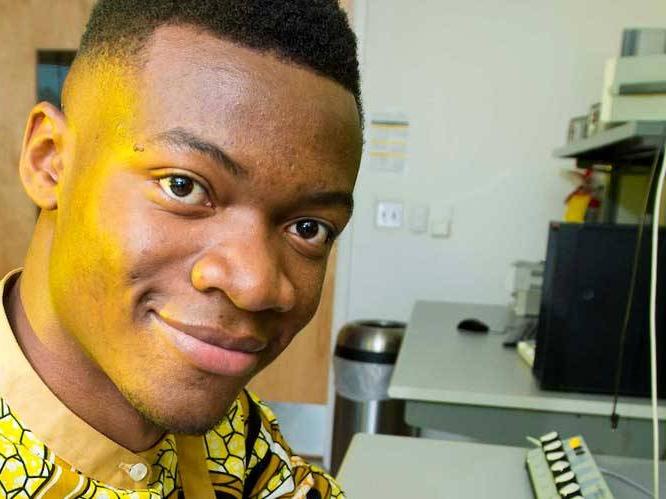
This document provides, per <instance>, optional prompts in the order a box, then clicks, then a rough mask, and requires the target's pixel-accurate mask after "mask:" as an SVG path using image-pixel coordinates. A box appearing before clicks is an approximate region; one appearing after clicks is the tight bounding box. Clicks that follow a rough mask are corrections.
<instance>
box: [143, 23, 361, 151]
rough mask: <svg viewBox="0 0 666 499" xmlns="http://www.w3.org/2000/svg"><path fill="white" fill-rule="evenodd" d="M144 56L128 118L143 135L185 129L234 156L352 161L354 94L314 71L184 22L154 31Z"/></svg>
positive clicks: (356, 134) (356, 139) (356, 130)
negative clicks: (266, 154)
mask: <svg viewBox="0 0 666 499" xmlns="http://www.w3.org/2000/svg"><path fill="white" fill-rule="evenodd" d="M144 57H145V65H144V67H143V69H142V70H141V72H140V74H139V82H138V85H137V87H138V88H137V94H136V95H137V102H136V107H135V109H134V114H133V116H132V121H133V126H132V128H135V129H136V130H137V131H138V132H140V134H146V135H150V134H158V133H161V132H163V131H164V130H166V129H169V128H186V129H188V130H191V131H193V132H194V133H196V134H198V135H200V136H203V137H206V138H208V139H210V140H214V141H215V142H216V143H217V144H218V145H219V146H221V147H223V148H225V150H229V149H233V150H234V153H235V154H237V155H243V154H244V153H245V152H250V153H251V152H252V151H259V150H270V151H274V152H275V153H277V152H280V153H281V154H282V155H285V154H286V155H287V156H293V157H294V158H293V159H294V160H297V159H298V160H303V159H305V158H307V157H308V156H311V157H312V159H316V160H318V161H322V160H323V161H336V162H340V161H350V162H356V163H357V160H358V157H357V156H358V154H359V152H360V142H361V137H360V125H359V121H358V120H359V118H358V113H357V108H356V102H355V100H354V97H353V96H352V94H351V93H350V92H348V91H347V90H346V89H344V88H343V87H342V86H341V85H339V84H338V83H336V82H334V81H332V80H330V79H328V78H325V77H323V76H320V75H318V74H316V73H315V72H314V71H312V70H309V69H306V68H302V67H300V66H298V65H295V64H293V63H291V62H287V61H283V60H280V59H279V58H277V57H276V56H274V55H272V54H270V53H261V52H257V51H255V50H252V49H248V48H246V47H242V46H239V45H236V44H234V43H231V42H228V41H226V40H221V39H219V38H217V37H214V36H212V35H209V34H207V33H205V32H201V31H197V30H194V29H193V28H189V27H182V26H170V27H162V28H159V29H158V30H157V31H156V32H155V34H154V36H153V37H152V39H151V43H150V44H149V46H148V47H147V48H146V50H145V55H144ZM237 159H239V160H241V161H242V160H243V159H242V158H237ZM247 159H248V160H252V161H254V160H256V158H247Z"/></svg>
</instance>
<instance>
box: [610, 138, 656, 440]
mask: <svg viewBox="0 0 666 499" xmlns="http://www.w3.org/2000/svg"><path fill="white" fill-rule="evenodd" d="M664 144H665V143H664V142H662V143H661V144H660V145H659V147H657V152H656V153H655V155H654V159H653V160H652V166H651V168H650V180H649V181H648V187H647V193H646V194H645V201H644V202H643V211H642V213H641V219H640V223H639V224H638V234H637V235H636V248H635V249H634V261H633V264H632V267H631V277H630V278H629V294H628V295H627V306H626V308H625V309H624V319H623V320H622V329H621V330H620V343H619V349H618V354H617V361H616V363H615V386H614V388H613V408H612V410H611V416H610V420H611V428H612V429H616V428H617V425H618V422H619V420H620V416H619V415H618V413H617V402H618V395H619V393H620V383H621V381H622V368H623V364H624V344H625V342H626V338H627V330H628V329H629V320H630V319H631V306H632V305H633V302H634V291H635V289H636V275H637V274H638V263H639V262H640V257H641V249H642V243H643V230H644V228H645V223H646V221H647V215H648V208H649V206H650V193H651V192H652V189H653V187H654V180H655V178H656V176H657V166H658V164H659V157H660V156H661V151H662V149H663V148H664Z"/></svg>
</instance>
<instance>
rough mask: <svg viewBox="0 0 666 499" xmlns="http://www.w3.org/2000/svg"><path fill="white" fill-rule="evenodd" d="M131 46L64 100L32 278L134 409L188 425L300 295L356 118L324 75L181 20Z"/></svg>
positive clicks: (224, 400) (340, 218)
mask: <svg viewBox="0 0 666 499" xmlns="http://www.w3.org/2000/svg"><path fill="white" fill-rule="evenodd" d="M142 56H143V57H144V58H145V60H146V64H145V66H144V67H143V68H142V69H141V71H140V73H139V74H138V75H137V76H136V78H135V79H132V78H129V77H128V79H127V80H126V81H125V84H123V85H118V84H115V85H114V86H110V87H109V88H104V85H105V82H103V81H102V82H100V88H101V89H102V91H101V92H98V93H95V92H94V91H93V92H90V91H88V92H87V94H88V95H92V94H95V95H97V97H94V99H93V101H94V103H95V105H96V106H98V107H97V109H89V111H88V109H85V110H83V111H85V112H82V109H81V105H83V104H81V103H82V102H87V104H90V100H87V101H86V100H85V99H81V100H80V102H79V104H80V106H79V108H78V109H76V110H74V109H73V110H72V113H73V114H78V115H79V116H84V115H85V117H83V118H80V119H78V120H70V121H71V126H72V129H73V135H74V136H75V137H76V146H75V154H74V158H75V159H74V161H73V162H72V165H71V167H69V168H66V169H65V171H64V174H63V176H62V178H61V179H60V185H59V194H58V207H57V218H56V228H55V233H54V237H53V246H52V252H51V262H50V283H49V285H50V290H51V295H52V299H53V304H54V307H55V310H56V314H57V318H58V321H59V322H60V324H61V327H63V328H65V329H66V330H67V331H68V332H69V333H70V334H71V335H72V336H74V337H75V338H76V339H77V340H78V343H79V344H80V345H81V347H82V348H83V349H84V350H85V351H86V352H87V354H88V356H89V357H90V358H91V359H92V360H93V361H94V362H95V363H96V364H97V366H98V367H99V368H100V369H101V370H102V371H103V372H104V373H106V375H107V376H108V377H109V378H110V379H111V380H112V381H113V383H114V384H115V385H116V386H117V387H118V388H119V389H120V390H121V392H122V393H123V394H124V395H125V397H126V398H127V399H128V400H129V401H130V402H131V403H132V404H133V405H134V406H135V407H136V408H137V409H138V410H140V411H141V412H142V413H143V414H144V415H145V416H147V418H148V419H150V420H152V421H154V422H156V423H158V424H160V425H162V426H163V427H165V428H169V429H172V430H174V431H181V432H187V433H194V432H201V431H204V430H206V429H207V428H209V427H210V426H212V425H214V424H215V423H216V422H217V421H219V419H221V417H222V416H223V415H224V414H225V412H226V410H227V408H228V407H229V405H230V404H231V402H232V401H233V400H234V398H235V397H236V396H237V394H238V392H239V391H240V389H241V388H242V387H243V386H244V385H245V384H246V383H247V382H248V380H249V379H250V378H251V377H252V376H253V375H254V374H256V373H257V372H258V371H259V370H260V369H262V368H263V367H264V366H266V365H267V364H268V363H270V362H271V361H272V360H273V359H274V358H275V357H276V356H277V355H278V354H279V353H280V352H281V351H282V350H283V349H284V348H285V347H286V346H287V345H288V344H289V342H290V341H291V339H292V338H293V336H294V335H295V334H296V333H297V332H298V331H299V330H301V329H302V328H303V327H304V326H305V324H306V323H307V322H308V321H309V319H310V318H311V317H312V315H313V314H314V312H315V310H316V308H317V305H318V301H319V295H320V290H321V285H322V282H323V278H324V274H325V270H326V260H327V256H328V253H329V250H330V248H331V244H332V239H333V238H334V237H335V235H336V234H337V232H339V231H340V230H342V228H343V227H344V226H345V225H346V224H347V222H348V220H349V216H350V204H349V202H350V199H351V192H352V189H353V185H354V181H355V178H356V173H357V168H358V163H359V158H360V150H361V137H360V128H359V123H358V114H357V111H356V106H355V102H354V99H353V97H352V95H351V94H350V93H349V92H347V91H346V90H344V89H343V88H342V87H341V86H339V85H338V84H336V83H334V82H332V81H330V80H328V79H326V78H323V77H321V76H318V75H316V74H315V73H314V72H312V71H310V70H307V69H303V68H300V67H297V66H295V65H293V64H288V63H285V62H282V61H280V60H279V59H277V58H275V57H273V56H272V55H269V54H260V53H257V52H254V51H252V50H249V49H246V48H242V47H238V46H235V45H233V44H231V43H228V42H225V41H220V40H219V39H217V38H214V37H212V36H209V35H207V34H204V33H197V32H196V31H194V30H191V29H188V28H184V27H169V28H160V29H158V30H157V32H156V33H155V35H154V37H153V41H152V43H151V44H150V46H149V47H148V48H146V50H145V53H144V54H143V55H142ZM121 87H124V88H121ZM75 91H76V89H74V92H75ZM100 95H101V96H104V97H105V98H100V97H99V96H100ZM72 102H73V103H72V106H75V105H76V102H77V100H76V97H74V98H73V99H72ZM67 114H68V119H69V114H70V110H69V109H68V110H67Z"/></svg>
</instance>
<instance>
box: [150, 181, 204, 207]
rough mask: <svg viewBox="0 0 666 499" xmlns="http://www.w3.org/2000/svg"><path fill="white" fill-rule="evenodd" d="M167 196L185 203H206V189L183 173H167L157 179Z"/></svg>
mask: <svg viewBox="0 0 666 499" xmlns="http://www.w3.org/2000/svg"><path fill="white" fill-rule="evenodd" d="M159 183H160V187H161V188H162V190H163V191H164V192H165V193H166V195H167V196H169V197H171V198H173V199H176V200H178V201H180V202H183V203H186V204H206V202H207V200H208V194H207V193H206V189H204V188H203V186H202V185H201V184H200V183H199V182H197V181H196V180H193V179H191V178H190V177H186V176H185V175H169V176H167V177H163V178H161V179H160V180H159Z"/></svg>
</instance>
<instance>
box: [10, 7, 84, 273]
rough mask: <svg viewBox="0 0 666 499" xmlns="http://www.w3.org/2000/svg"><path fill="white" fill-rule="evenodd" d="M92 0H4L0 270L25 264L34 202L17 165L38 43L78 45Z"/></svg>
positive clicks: (42, 45) (32, 97)
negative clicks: (21, 178)
mask: <svg viewBox="0 0 666 499" xmlns="http://www.w3.org/2000/svg"><path fill="white" fill-rule="evenodd" d="M92 4H93V0H0V175H1V177H2V181H1V182H0V274H4V273H5V272H6V271H7V270H9V269H11V268H13V267H17V266H19V265H21V262H22V260H23V255H24V254H25V251H26V248H27V246H28V242H29V238H30V234H31V233H32V227H33V221H34V219H35V208H34V207H33V206H32V205H31V203H30V202H29V201H28V199H27V197H26V196H25V194H24V192H23V189H22V187H21V185H20V183H19V179H18V173H17V167H18V159H19V153H20V148H21V140H22V138H23V130H24V126H25V120H26V118H27V116H28V113H29V111H30V108H31V107H32V106H33V105H34V104H35V100H36V89H35V87H36V81H35V80H36V75H35V72H36V55H37V50H38V49H76V47H77V45H78V42H79V37H80V36H81V32H82V30H83V27H84V25H85V22H86V19H87V17H88V13H89V11H90V8H91V6H92Z"/></svg>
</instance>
